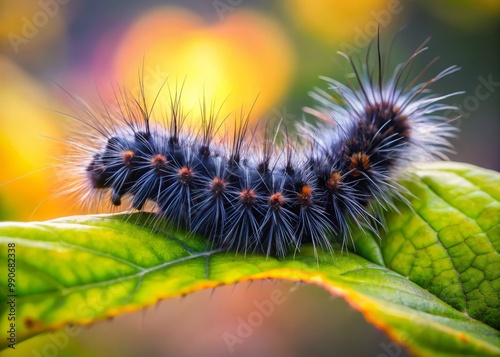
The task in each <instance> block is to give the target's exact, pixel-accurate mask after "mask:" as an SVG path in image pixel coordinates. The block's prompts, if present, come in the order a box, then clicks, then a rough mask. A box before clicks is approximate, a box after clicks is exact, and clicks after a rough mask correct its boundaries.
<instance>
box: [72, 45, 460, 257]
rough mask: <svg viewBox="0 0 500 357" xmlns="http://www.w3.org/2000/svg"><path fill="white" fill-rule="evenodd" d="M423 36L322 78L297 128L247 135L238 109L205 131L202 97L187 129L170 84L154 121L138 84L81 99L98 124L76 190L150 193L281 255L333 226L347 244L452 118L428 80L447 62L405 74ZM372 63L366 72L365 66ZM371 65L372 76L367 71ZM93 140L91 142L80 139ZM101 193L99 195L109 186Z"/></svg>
mask: <svg viewBox="0 0 500 357" xmlns="http://www.w3.org/2000/svg"><path fill="white" fill-rule="evenodd" d="M425 50H426V47H425V43H424V44H423V45H422V46H421V47H419V48H418V49H417V50H416V51H415V52H414V53H413V54H412V55H411V56H410V58H409V59H408V60H407V61H406V62H405V63H402V64H400V65H398V66H397V67H396V69H395V70H394V72H393V74H392V75H391V76H390V77H389V78H385V76H384V71H385V68H384V67H385V66H384V63H382V60H381V54H380V43H378V45H377V52H376V53H377V55H378V56H377V60H376V61H375V66H372V65H370V50H368V55H367V59H366V62H365V63H364V64H363V65H356V64H355V62H354V60H353V59H352V58H350V57H349V56H346V55H344V57H345V58H346V59H347V60H348V61H349V62H350V64H351V65H352V68H353V70H354V75H355V78H356V81H357V83H356V85H353V84H348V85H345V84H342V83H340V82H338V81H336V80H333V79H329V78H325V80H326V83H328V90H317V91H316V92H314V93H313V94H312V95H313V97H314V98H315V99H316V101H317V104H318V105H317V107H315V108H308V109H306V112H307V113H309V114H313V115H314V116H315V117H316V118H318V119H320V122H321V124H317V125H310V124H306V123H303V124H299V125H298V135H297V137H292V136H290V135H287V134H285V135H283V140H282V141H283V144H281V145H277V140H276V135H266V136H265V137H264V139H263V140H261V142H260V143H258V144H257V145H255V142H254V146H256V147H257V149H254V147H253V146H252V145H251V143H249V140H248V136H249V135H248V131H249V129H248V116H246V117H245V116H243V115H241V116H240V119H239V120H237V123H236V124H237V125H236V129H235V130H234V136H233V138H232V140H227V139H222V140H220V141H217V140H215V139H214V138H215V137H216V132H217V126H216V123H217V120H216V118H217V114H218V113H217V111H216V110H215V108H214V107H213V106H212V107H211V108H208V109H207V108H206V106H205V105H203V106H202V109H203V110H202V115H201V118H199V123H200V128H199V129H198V133H194V134H193V131H194V132H196V130H193V129H196V128H191V131H187V130H185V128H184V127H183V125H182V124H183V122H184V119H185V116H184V115H183V113H182V109H181V105H180V96H181V94H182V90H181V91H177V92H175V94H172V93H171V94H170V110H169V113H168V115H167V119H166V122H164V123H158V120H155V119H154V118H153V115H152V110H151V108H149V107H148V105H147V103H146V99H145V95H144V90H143V88H141V92H142V96H139V99H135V98H133V97H131V96H130V95H129V94H128V92H126V91H121V92H120V94H121V100H119V101H117V102H118V106H117V108H118V109H117V110H116V111H115V112H112V111H108V110H107V109H106V110H101V111H100V112H99V113H98V114H93V113H92V112H91V111H90V110H85V114H86V116H87V118H88V120H83V119H82V121H83V122H85V123H86V124H87V125H88V126H89V127H91V128H93V130H94V132H95V133H97V136H96V135H93V134H88V135H86V138H87V139H86V140H87V142H85V144H84V145H82V144H78V139H75V141H76V142H77V144H76V147H78V148H82V150H83V151H84V154H85V155H87V156H89V155H90V156H91V158H89V159H88V161H87V163H86V167H85V172H84V173H83V174H84V177H85V182H84V184H83V185H80V186H78V187H77V190H78V191H80V192H82V191H83V194H84V199H85V200H86V199H88V197H89V195H90V194H91V193H96V192H97V193H102V192H110V200H111V202H112V204H113V205H115V206H119V205H120V204H121V203H122V198H123V197H128V198H129V199H130V201H131V207H132V208H134V209H137V210H141V209H143V207H144V205H145V204H146V202H149V201H152V202H154V203H155V204H156V205H157V210H158V215H159V216H160V217H162V218H166V220H167V221H168V222H170V223H171V224H173V225H175V226H178V227H183V228H185V229H187V230H188V231H190V232H194V233H199V234H201V235H203V236H205V237H207V238H208V239H210V240H211V241H212V242H213V243H214V244H215V245H216V246H219V247H223V248H227V249H231V250H234V251H237V252H245V253H246V252H262V253H264V254H266V255H276V256H278V257H284V256H285V255H286V254H287V252H288V251H289V250H290V249H295V250H298V249H299V248H300V246H301V244H302V243H304V242H311V243H312V244H313V245H314V248H315V249H316V248H322V249H326V250H331V243H330V239H331V237H335V236H337V237H341V239H342V242H343V244H345V243H346V242H347V241H348V240H349V237H350V235H351V227H352V226H353V225H358V226H359V227H361V228H362V229H365V228H368V229H370V230H372V231H377V229H378V228H377V226H378V224H379V223H380V220H381V217H382V215H381V214H379V211H381V210H384V209H388V208H391V207H394V200H395V199H397V200H405V198H404V189H403V188H402V187H401V186H399V185H398V184H397V183H396V181H395V177H396V176H397V175H398V174H399V172H400V171H401V170H402V169H403V168H404V167H405V166H406V165H407V164H408V162H411V161H416V160H422V159H428V158H432V157H443V156H444V155H445V154H446V153H447V152H448V151H450V150H451V145H450V143H449V138H450V137H452V136H453V135H454V132H455V130H456V129H455V128H454V127H453V126H452V125H450V121H451V119H448V118H446V117H444V116H442V115H440V113H441V112H443V111H445V110H449V109H451V110H454V109H456V108H454V107H450V106H448V105H446V104H443V103H442V100H443V99H445V98H447V97H449V96H452V95H455V94H457V93H451V94H448V95H445V96H441V97H437V96H434V95H432V94H431V93H430V91H429V87H430V86H431V85H432V84H433V83H434V82H436V81H437V80H439V79H441V78H442V77H444V76H446V75H448V74H450V73H453V72H455V71H456V70H457V69H458V67H456V66H452V67H449V68H447V69H445V70H444V71H442V72H440V73H439V74H437V75H436V76H434V77H432V78H431V79H430V80H427V81H423V82H421V83H418V82H419V81H420V77H421V75H422V74H423V73H424V72H425V71H426V70H427V69H428V67H426V68H425V69H424V70H423V71H422V73H420V74H418V75H417V76H416V77H415V78H414V79H413V80H411V81H409V79H408V78H409V76H410V72H411V67H412V65H413V62H414V60H415V58H416V57H417V56H418V55H419V54H420V53H422V52H423V51H425ZM375 73H376V74H375ZM374 77H375V79H374ZM89 140H90V141H91V142H92V144H91V145H89V144H88V141H89ZM108 197H109V196H108Z"/></svg>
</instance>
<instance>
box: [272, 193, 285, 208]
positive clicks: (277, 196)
mask: <svg viewBox="0 0 500 357" xmlns="http://www.w3.org/2000/svg"><path fill="white" fill-rule="evenodd" d="M284 203H285V197H283V195H282V194H281V193H280V192H276V193H274V194H272V195H271V196H270V197H269V204H270V205H271V206H272V207H273V208H274V209H278V208H280V207H281V206H283V204H284Z"/></svg>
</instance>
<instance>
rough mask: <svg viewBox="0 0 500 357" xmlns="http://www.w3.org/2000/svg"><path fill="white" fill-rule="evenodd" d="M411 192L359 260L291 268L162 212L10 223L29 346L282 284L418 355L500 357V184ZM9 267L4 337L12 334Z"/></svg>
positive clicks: (486, 180) (479, 176)
mask: <svg viewBox="0 0 500 357" xmlns="http://www.w3.org/2000/svg"><path fill="white" fill-rule="evenodd" d="M401 183H402V184H403V185H404V186H405V187H407V188H408V189H409V191H410V192H411V193H412V194H413V195H414V196H415V197H413V198H411V200H410V201H411V205H412V207H413V210H414V211H412V210H411V209H409V208H407V207H404V206H401V207H400V214H398V213H394V212H393V213H388V214H387V216H386V217H385V218H386V228H387V233H386V234H384V235H383V237H382V238H381V239H378V238H375V237H374V236H372V235H370V234H368V233H362V232H360V231H357V232H356V233H355V237H354V239H355V242H356V252H357V253H353V252H349V253H347V252H343V253H342V252H341V249H340V247H338V246H336V247H335V254H334V255H333V256H331V255H329V254H326V253H324V254H320V258H319V261H317V260H316V258H315V256H314V251H313V249H312V247H310V246H304V247H303V249H302V250H301V252H300V253H298V254H296V255H295V256H294V257H289V258H287V259H286V260H284V261H278V260H276V259H274V258H266V257H264V256H260V255H247V256H246V257H245V256H243V255H241V254H240V255H235V254H234V253H231V252H229V253H226V252H218V251H213V250H207V248H206V245H207V244H206V241H205V240H204V239H203V238H200V237H194V236H188V235H185V234H183V233H182V232H176V231H168V232H165V231H162V230H158V229H156V230H154V231H153V232H152V229H151V224H152V222H154V217H153V216H151V215H150V214H134V215H100V216H80V217H68V218H63V219H58V220H54V221H47V222H33V223H2V224H0V261H2V262H5V261H7V252H8V251H7V249H8V244H9V243H15V250H16V253H15V254H16V285H15V294H16V295H17V296H16V297H15V300H16V321H15V323H16V333H17V338H18V342H19V341H20V340H22V339H25V338H27V337H29V336H32V335H35V334H37V333H40V332H43V331H47V330H49V329H55V328H61V327H63V326H65V325H67V324H89V323H93V322H95V321H98V320H102V319H105V318H108V317H111V316H116V315H119V314H121V313H124V312H129V311H135V310H138V309H140V308H143V307H146V306H150V305H153V304H155V303H156V302H157V301H158V300H160V299H164V298H169V297H174V296H179V295H183V294H188V293H191V292H194V291H198V290H201V289H206V288H213V287H217V286H219V285H226V284H233V283H235V282H239V281H246V280H257V279H269V278H272V279H283V280H301V281H305V282H309V283H313V284H318V285H320V286H322V287H324V288H325V289H327V290H328V291H330V292H332V293H333V294H338V295H341V296H343V297H344V298H345V299H347V301H348V302H349V303H350V304H351V305H352V306H353V307H355V308H357V309H359V310H360V311H361V312H362V313H363V314H364V315H365V317H366V318H367V319H368V320H369V321H371V322H372V323H374V324H375V325H377V326H379V327H380V328H382V329H383V330H385V331H386V332H387V333H388V334H389V335H390V336H391V337H392V338H393V339H394V340H395V341H397V342H399V343H401V344H404V345H406V346H407V347H408V348H409V349H410V350H411V351H413V352H414V353H416V354H418V355H434V356H451V355H470V356H477V355H482V356H494V355H499V354H500V332H499V331H498V330H497V329H498V328H499V325H498V324H499V323H500V312H499V311H500V303H499V292H500V260H499V259H500V258H499V252H498V251H499V246H500V203H499V201H500V175H499V174H498V173H495V172H492V171H488V170H484V169H479V168H476V167H473V166H468V165H464V164H444V163H439V164H426V165H419V166H418V167H417V168H416V169H414V170H413V171H412V172H411V173H409V174H408V178H407V179H405V180H403V181H402V182H401ZM5 266H6V264H5V263H2V267H0V271H1V272H2V273H1V274H2V277H4V278H2V279H3V280H2V285H1V287H0V293H1V296H2V298H3V299H4V300H2V301H1V304H2V305H1V306H2V309H1V313H0V329H1V330H2V331H7V330H8V329H9V321H8V314H9V309H5V308H4V307H5V306H8V305H7V304H6V303H5V296H7V295H8V294H9V291H8V290H7V286H6V284H5V277H6V276H7V272H6V271H5V269H6V268H5ZM494 327H495V328H496V329H495V328H494ZM2 343H3V345H4V346H5V344H6V341H5V340H2ZM7 343H8V341H7Z"/></svg>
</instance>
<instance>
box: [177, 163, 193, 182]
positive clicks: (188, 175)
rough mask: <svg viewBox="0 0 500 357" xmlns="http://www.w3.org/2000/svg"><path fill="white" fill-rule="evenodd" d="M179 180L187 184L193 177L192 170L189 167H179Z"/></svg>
mask: <svg viewBox="0 0 500 357" xmlns="http://www.w3.org/2000/svg"><path fill="white" fill-rule="evenodd" d="M178 174H179V181H180V183H181V184H183V185H187V184H188V183H189V182H190V181H191V179H192V178H193V170H192V169H191V168H189V167H183V168H181V169H179V172H178Z"/></svg>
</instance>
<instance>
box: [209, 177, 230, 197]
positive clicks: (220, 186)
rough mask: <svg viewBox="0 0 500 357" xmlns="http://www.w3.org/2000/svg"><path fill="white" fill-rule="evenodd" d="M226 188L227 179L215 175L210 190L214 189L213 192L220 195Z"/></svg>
mask: <svg viewBox="0 0 500 357" xmlns="http://www.w3.org/2000/svg"><path fill="white" fill-rule="evenodd" d="M225 189H226V181H225V180H224V179H222V178H220V177H214V179H213V180H212V183H211V184H210V190H211V191H212V193H214V194H216V195H219V194H220V193H221V192H222V191H224V190H225Z"/></svg>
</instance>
